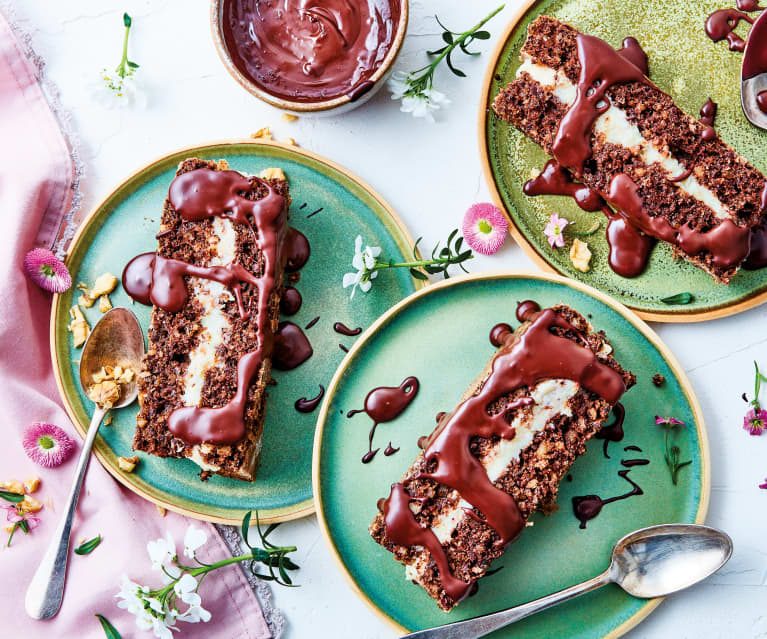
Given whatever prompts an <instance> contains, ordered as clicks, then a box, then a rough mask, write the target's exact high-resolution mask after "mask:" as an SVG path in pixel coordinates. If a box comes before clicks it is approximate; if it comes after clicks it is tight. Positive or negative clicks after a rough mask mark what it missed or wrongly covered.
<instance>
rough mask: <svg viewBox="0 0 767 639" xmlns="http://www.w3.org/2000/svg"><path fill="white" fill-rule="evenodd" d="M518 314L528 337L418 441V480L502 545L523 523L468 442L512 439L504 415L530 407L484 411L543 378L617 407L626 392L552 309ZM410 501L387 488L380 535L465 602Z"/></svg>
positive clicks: (533, 307)
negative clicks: (418, 556) (430, 567)
mask: <svg viewBox="0 0 767 639" xmlns="http://www.w3.org/2000/svg"><path fill="white" fill-rule="evenodd" d="M523 304H524V307H523ZM517 315H518V317H520V319H521V321H527V322H530V324H529V326H528V327H527V330H526V331H525V332H524V333H522V335H521V336H520V337H519V339H518V340H516V341H515V342H514V343H513V345H512V344H507V345H506V346H504V347H502V348H501V349H500V351H499V352H498V353H497V354H496V356H495V358H494V360H493V364H492V370H491V372H490V375H489V376H488V377H487V379H486V380H485V383H484V385H482V386H481V387H480V389H479V390H478V391H477V392H476V393H475V394H474V395H473V396H471V397H470V398H468V399H467V400H465V401H464V402H463V403H461V404H460V405H459V406H458V407H457V408H456V409H455V411H454V412H453V413H452V414H450V415H449V416H446V417H445V418H443V421H442V422H441V423H440V426H439V428H437V430H435V431H434V433H432V435H430V436H429V438H428V439H427V441H426V442H424V443H425V444H426V448H425V450H424V453H423V454H424V459H425V462H426V465H427V467H429V468H432V467H433V468H434V470H433V471H432V472H424V473H422V475H421V477H426V478H430V479H433V480H435V481H437V482H439V483H440V484H443V485H445V486H449V487H450V488H453V489H454V490H456V491H457V492H458V493H459V494H460V496H461V498H462V499H464V500H466V501H467V502H468V503H469V504H471V505H472V506H473V507H474V508H476V509H477V510H478V511H479V512H480V513H481V515H482V516H483V517H484V520H485V522H486V523H487V524H488V525H489V526H490V527H491V528H492V529H493V530H494V531H495V532H496V533H497V535H498V540H497V542H496V543H498V544H499V545H503V546H506V545H508V544H509V543H511V542H512V541H513V540H514V539H516V537H517V536H518V535H519V533H520V532H521V531H522V529H523V528H524V520H523V518H522V515H521V513H520V511H519V508H518V507H517V504H516V502H515V501H514V498H513V497H512V496H511V495H509V494H508V493H506V492H505V491H503V490H501V489H500V488H497V487H496V486H495V485H494V484H493V483H492V482H491V481H490V479H489V478H488V475H487V472H486V471H485V469H484V467H483V466H482V464H481V463H480V462H479V460H478V459H477V458H476V457H474V455H472V453H471V449H470V442H471V441H472V439H474V438H475V437H483V438H491V437H494V436H497V437H501V438H503V439H513V437H514V434H515V433H514V428H513V427H511V426H510V425H509V423H508V422H507V414H508V413H509V411H511V410H513V409H514V408H517V407H520V406H530V405H531V404H533V403H534V400H533V399H532V398H531V397H521V398H518V399H516V400H515V401H513V402H511V403H510V404H509V405H508V406H507V407H506V408H505V409H504V410H502V411H500V412H498V413H496V414H492V415H491V414H489V412H488V406H489V405H490V404H492V403H493V402H495V401H496V400H498V399H500V398H502V397H505V396H508V395H509V394H510V393H512V392H513V391H515V390H517V389H519V388H523V387H528V388H532V387H533V386H534V385H535V384H536V383H537V382H539V381H541V380H544V379H570V380H572V381H575V382H577V383H579V384H580V385H581V386H582V387H583V388H586V389H587V390H590V391H592V392H594V393H596V394H597V395H599V396H600V397H602V398H604V399H605V400H606V401H608V402H610V403H615V402H617V401H618V400H619V399H620V397H621V395H622V394H623V393H624V391H625V390H626V387H625V385H624V382H623V378H622V377H621V375H620V374H619V373H618V372H617V371H615V370H613V369H612V368H610V367H609V366H607V365H606V364H604V363H602V362H600V361H599V360H598V359H597V357H596V355H595V354H594V353H593V351H592V350H591V349H590V348H588V347H586V346H584V345H583V344H582V341H583V340H584V339H585V338H584V336H583V335H582V334H581V333H580V332H579V331H577V330H576V329H575V327H573V326H572V325H571V324H570V323H569V322H567V321H566V320H565V319H563V318H562V317H560V316H559V315H557V314H556V313H555V312H554V311H553V310H551V309H546V310H540V309H539V308H538V305H537V304H535V302H532V301H529V300H528V301H526V302H523V303H522V304H520V306H519V307H518V308H517ZM554 330H556V331H558V332H564V333H567V334H570V335H573V334H574V335H576V336H578V337H579V338H580V340H579V341H578V342H576V341H573V340H571V339H569V338H568V337H565V336H561V335H557V334H556V333H554V332H553V331H554ZM409 499H410V498H409V497H408V495H407V493H406V492H405V490H404V488H403V486H402V484H395V485H394V486H393V487H392V493H391V495H390V496H389V498H388V499H387V500H386V501H385V503H384V508H383V512H384V523H385V526H386V534H387V536H388V537H389V539H390V540H391V541H392V542H394V543H396V544H399V545H402V546H413V545H421V546H425V547H426V548H427V549H428V550H429V551H430V553H431V556H432V559H433V560H434V561H435V562H436V564H437V567H438V569H439V571H440V581H441V584H442V586H443V588H444V589H445V591H446V592H447V593H448V595H449V596H450V597H451V598H452V599H453V600H454V601H460V600H461V599H462V598H464V597H465V596H467V595H468V593H469V589H470V584H468V583H466V582H462V581H460V580H456V579H455V578H454V577H453V576H452V575H451V574H450V573H449V568H448V566H447V559H446V556H445V552H444V550H443V548H442V546H441V544H440V543H439V541H438V539H437V537H436V536H435V535H434V533H433V531H431V530H430V529H426V528H421V526H420V525H419V524H418V523H417V522H416V520H415V518H414V516H413V513H412V512H411V511H410V508H409V507H408V503H409Z"/></svg>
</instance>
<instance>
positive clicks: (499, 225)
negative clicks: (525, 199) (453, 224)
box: [461, 202, 509, 255]
mask: <svg viewBox="0 0 767 639" xmlns="http://www.w3.org/2000/svg"><path fill="white" fill-rule="evenodd" d="M508 228H509V223H508V221H507V220H506V218H505V217H504V215H503V213H501V210H500V209H499V208H498V207H497V206H493V205H492V204H489V203H487V202H481V203H479V204H472V205H471V206H470V207H469V210H468V211H466V214H465V215H464V216H463V226H462V229H461V230H462V231H463V237H464V239H465V240H466V243H467V244H468V245H469V246H470V247H471V248H472V249H474V250H475V251H476V252H477V253H482V255H492V254H493V253H497V252H498V249H500V248H501V246H502V245H503V241H504V240H505V239H506V231H507V230H508Z"/></svg>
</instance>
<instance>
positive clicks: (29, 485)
mask: <svg viewBox="0 0 767 639" xmlns="http://www.w3.org/2000/svg"><path fill="white" fill-rule="evenodd" d="M24 488H25V489H26V491H27V492H28V493H33V492H35V491H36V490H37V489H38V488H40V478H39V477H30V478H29V479H25V480H24Z"/></svg>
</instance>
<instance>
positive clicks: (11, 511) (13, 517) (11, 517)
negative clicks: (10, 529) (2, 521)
mask: <svg viewBox="0 0 767 639" xmlns="http://www.w3.org/2000/svg"><path fill="white" fill-rule="evenodd" d="M6 508H7V509H8V514H7V515H6V517H5V518H6V519H7V520H8V521H12V522H14V523H16V522H17V521H21V520H22V519H24V518H23V517H22V516H21V515H20V514H19V511H18V509H17V508H16V506H7V507H6Z"/></svg>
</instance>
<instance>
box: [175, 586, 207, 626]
mask: <svg viewBox="0 0 767 639" xmlns="http://www.w3.org/2000/svg"><path fill="white" fill-rule="evenodd" d="M198 585H199V584H198V583H197V580H196V579H195V578H194V577H192V575H190V574H185V575H184V576H183V577H181V579H179V580H178V581H177V582H176V583H175V584H174V586H173V590H174V591H175V592H176V595H178V596H179V597H180V598H181V601H183V602H184V603H185V604H187V605H188V606H189V608H188V609H187V610H186V611H184V612H183V613H181V614H179V616H178V620H179V621H186V622H187V623H198V622H200V621H203V622H207V621H210V617H211V615H210V612H208V611H207V610H205V608H203V607H202V605H201V604H202V599H200V595H198V594H197V587H198Z"/></svg>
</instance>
